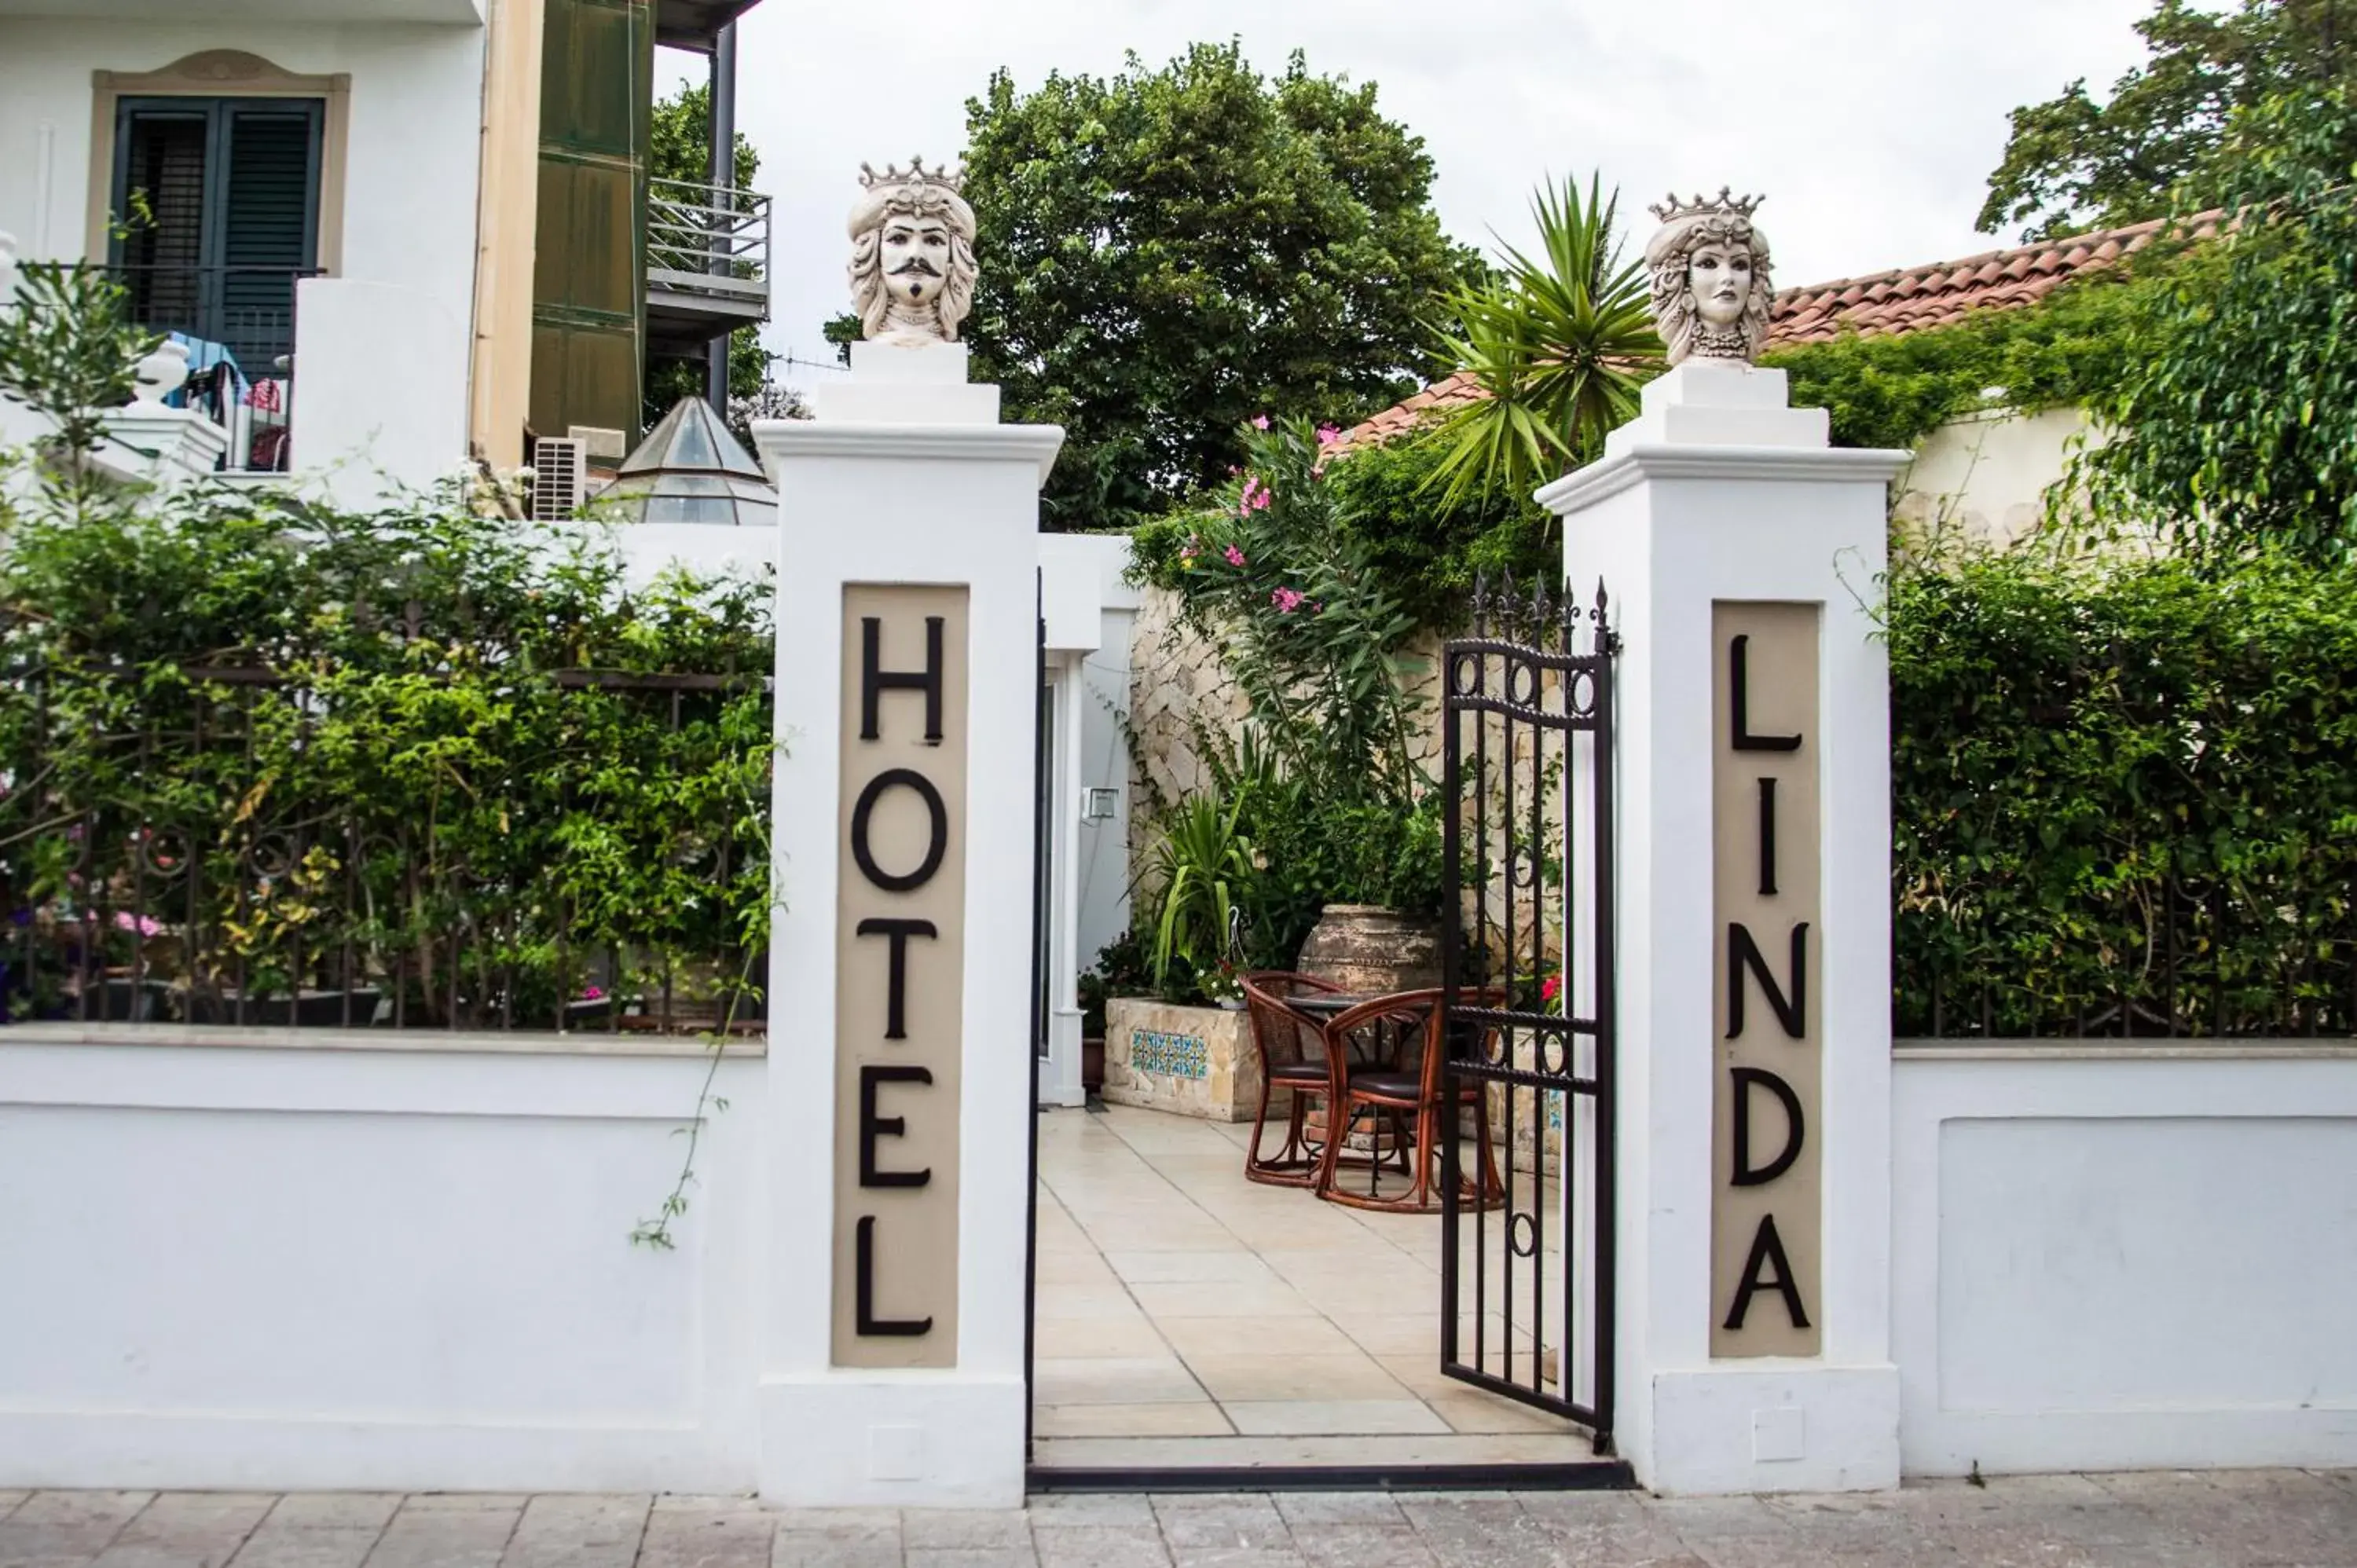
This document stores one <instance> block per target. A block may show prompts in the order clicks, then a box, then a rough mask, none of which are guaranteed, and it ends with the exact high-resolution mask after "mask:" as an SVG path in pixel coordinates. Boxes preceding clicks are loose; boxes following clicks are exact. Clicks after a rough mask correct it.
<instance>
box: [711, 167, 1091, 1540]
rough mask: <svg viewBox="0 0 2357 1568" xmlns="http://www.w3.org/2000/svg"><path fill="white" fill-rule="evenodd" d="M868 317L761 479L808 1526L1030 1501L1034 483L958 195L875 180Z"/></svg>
mask: <svg viewBox="0 0 2357 1568" xmlns="http://www.w3.org/2000/svg"><path fill="white" fill-rule="evenodd" d="M863 183H864V185H865V188H866V194H865V196H864V197H863V198H862V199H861V200H860V202H859V203H858V205H857V206H856V208H855V209H854V212H853V216H852V222H851V231H852V239H853V242H854V252H853V260H852V282H853V287H854V293H855V295H856V299H857V303H858V304H859V306H860V309H861V315H862V317H863V318H864V319H865V321H866V341H863V342H860V343H857V344H855V345H854V346H853V352H852V361H851V363H852V373H851V374H850V375H849V376H847V377H845V378H844V379H842V380H841V381H835V382H831V383H828V384H825V385H823V386H822V387H821V388H820V389H819V392H818V396H817V398H816V406H815V413H816V417H815V418H814V419H812V420H809V421H778V422H773V423H768V424H758V425H756V426H755V427H754V438H755V441H756V443H757V445H758V446H759V447H760V450H761V456H762V460H763V462H764V464H765V465H766V467H768V469H769V471H770V476H771V478H773V479H774V480H775V481H776V482H777V486H778V501H779V514H780V527H781V529H782V535H783V536H782V539H781V541H780V552H779V562H780V565H779V572H778V593H777V639H778V662H777V722H778V733H779V739H780V741H781V742H782V745H783V750H782V753H781V755H780V757H779V759H778V763H777V769H776V784H775V788H774V792H773V814H772V822H773V824H774V826H773V829H772V834H773V844H772V850H773V854H774V857H775V862H776V865H777V867H778V874H779V877H780V900H781V903H780V908H778V909H777V910H776V912H775V916H774V924H773V928H772V936H771V942H770V947H771V959H770V1056H769V1071H770V1093H769V1096H768V1100H767V1106H766V1110H765V1112H764V1113H765V1114H766V1115H767V1116H768V1118H769V1120H770V1127H769V1129H768V1132H769V1136H768V1137H767V1139H766V1140H765V1144H766V1147H767V1148H768V1150H769V1152H770V1156H769V1165H770V1168H769V1172H768V1176H767V1181H768V1186H769V1197H770V1217H771V1218H770V1228H769V1235H768V1238H767V1240H768V1247H769V1256H768V1260H767V1266H766V1269H765V1271H764V1276H763V1283H762V1289H763V1298H762V1302H761V1307H760V1311H761V1317H762V1330H763V1343H762V1353H761V1355H762V1364H761V1375H760V1389H759V1407H760V1443H761V1447H760V1458H759V1486H760V1492H761V1496H762V1498H764V1499H765V1500H767V1501H770V1502H775V1503H780V1504H802V1505H828V1506H842V1505H860V1504H869V1505H888V1506H920V1507H921V1506H932V1505H956V1504H963V1505H966V1506H983V1507H1010V1508H1011V1507H1015V1506H1017V1505H1018V1504H1019V1503H1020V1502H1021V1501H1022V1497H1023V1465H1024V1428H1025V1420H1026V1415H1027V1397H1028V1396H1027V1392H1026V1389H1025V1385H1024V1368H1023V1348H1024V1334H1025V1323H1024V1311H1025V1309H1024V1301H1025V1288H1026V1282H1025V1272H1026V1271H1025V1257H1026V1248H1027V1244H1028V1238H1027V1236H1026V1230H1025V1226H1026V1220H1025V1216H1026V1213H1027V1207H1026V1204H1027V1198H1028V1194H1027V1193H1026V1192H1025V1190H1024V1188H1025V1184H1026V1182H1027V1180H1028V1170H1029V1161H1028V1135H1029V1122H1028V1118H1029V1116H1030V1114H1031V1101H1032V1064H1031V1058H1032V1036H1031V1005H1032V979H1031V964H1032V953H1031V942H1032V921H1031V906H1030V900H1031V889H1032V861H1033V854H1034V844H1033V827H1032V823H1033V818H1034V814H1035V813H1034V804H1035V801H1034V793H1033V791H1034V779H1033V776H1032V768H1033V757H1034V753H1035V746H1034V743H1033V726H1034V724H1035V722H1036V714H1037V709H1038V701H1039V653H1038V648H1039V620H1038V617H1039V598H1038V593H1039V590H1038V570H1037V569H1038V561H1039V548H1038V544H1037V534H1038V527H1039V521H1038V519H1039V486H1040V483H1041V481H1042V480H1044V479H1045V478H1046V477H1047V474H1048V470H1049V465H1051V464H1052V463H1053V462H1054V460H1055V456H1056V453H1057V451H1058V449H1059V448H1060V446H1061V445H1062V442H1063V432H1062V431H1060V430H1059V429H1056V428H1055V427H1053V426H1042V425H1010V424H999V423H998V389H997V388H996V387H992V386H975V385H970V384H968V383H967V381H966V350H965V349H964V347H963V345H961V344H958V343H957V342H956V341H955V340H954V339H955V333H956V328H957V323H958V321H959V319H960V318H961V317H963V314H964V308H965V306H966V303H967V302H968V301H970V300H971V298H972V295H973V284H974V252H973V242H974V219H973V214H972V212H971V211H970V210H969V209H968V208H967V207H966V204H965V202H964V201H963V199H962V198H961V197H960V196H959V194H958V191H957V184H956V178H955V177H954V176H951V175H944V174H942V173H939V172H935V173H931V174H929V173H927V172H925V171H924V169H923V168H922V166H921V165H920V166H917V167H915V168H913V169H911V170H909V171H908V172H906V173H903V172H902V171H899V170H897V169H892V170H887V171H886V172H885V173H884V174H882V175H880V176H879V175H876V174H873V173H872V172H871V173H870V174H869V175H868V176H867V177H866V180H865V181H864V182H863Z"/></svg>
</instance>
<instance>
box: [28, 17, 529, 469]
mask: <svg viewBox="0 0 2357 1568" xmlns="http://www.w3.org/2000/svg"><path fill="white" fill-rule="evenodd" d="M488 36H489V34H488V30H487V27H486V18H485V15H484V9H483V6H482V5H481V4H480V3H479V0H354V3H351V4H340V3H339V4H328V3H325V0H253V3H250V4H243V5H213V6H194V5H164V4H154V3H143V0H95V3H92V4H85V5H63V4H59V3H58V0H7V3H5V4H0V229H5V230H6V231H9V232H10V233H12V234H14V235H15V236H16V241H17V244H18V248H19V251H20V252H21V254H22V255H23V256H24V257H25V258H26V259H28V260H36V261H86V262H91V263H102V264H106V265H109V266H111V267H113V268H115V269H117V273H116V275H117V276H118V277H120V278H121V279H122V280H123V281H124V284H125V286H126V287H127V288H129V289H130V290H131V292H132V295H133V298H134V306H135V309H137V310H140V311H142V312H143V313H145V314H146V315H148V316H149V317H152V318H155V319H159V320H160V319H164V318H166V317H170V318H171V319H173V320H176V321H181V322H184V323H185V324H186V327H187V330H188V336H189V337H191V338H195V339H197V342H198V349H197V352H196V354H195V355H194V356H193V357H192V368H194V369H196V370H197V371H199V373H200V374H201V373H202V372H203V371H206V370H207V369H209V368H210V361H211V359H212V356H211V352H210V350H209V349H206V348H205V347H204V345H206V344H213V345H219V346H220V348H221V349H223V350H225V351H227V352H228V353H230V354H231V355H233V356H234V357H235V358H236V359H237V360H238V369H237V372H236V378H237V379H236V381H235V383H234V384H233V385H232V386H231V389H230V390H229V393H228V398H227V400H226V403H225V406H226V407H227V408H228V409H230V410H233V411H234V412H232V413H231V414H230V417H229V420H228V422H227V424H228V433H229V435H230V437H231V439H230V442H229V444H228V445H229V452H228V462H227V464H226V465H225V466H226V467H228V468H229V469H230V470H231V471H232V472H235V471H240V470H244V471H258V472H271V471H281V470H284V471H287V472H291V473H293V474H296V475H303V476H318V477H320V478H323V479H326V480H328V483H329V486H330V488H331V489H334V490H335V491H337V492H338V493H339V494H343V495H348V496H361V497H364V496H367V495H371V494H376V493H382V489H383V488H384V487H383V486H382V484H381V482H380V478H381V479H382V480H390V481H393V483H395V484H401V485H409V486H423V485H428V484H431V483H432V482H433V481H434V480H436V479H437V478H442V477H443V476H445V475H447V473H449V472H451V471H453V470H454V469H456V468H457V467H458V466H459V464H460V463H461V462H462V461H463V459H464V458H465V456H466V450H467V403H466V388H467V385H468V357H469V351H470V337H469V335H470V331H471V328H472V323H473V314H474V309H473V300H474V291H475V270H476V221H477V205H478V204H477V193H478V189H479V168H480V158H481V149H482V141H483V94H484V70H485V48H486V42H487V38H488ZM135 192H145V193H147V194H146V195H145V198H144V199H145V207H146V209H147V211H146V215H145V218H142V217H141V216H140V215H139V213H138V212H137V211H136V207H137V206H138V205H139V199H135V195H134V193H135ZM125 227H129V228H131V229H132V230H133V231H132V232H130V233H128V234H125V233H124V232H122V230H123V229H124V228H125ZM298 383H299V393H298V392H297V391H296V385H297V384H298ZM298 396H299V399H300V403H301V406H302V414H301V420H300V425H301V430H302V435H301V438H300V439H299V440H298V441H294V442H290V443H288V444H287V445H288V451H287V452H286V453H285V456H281V454H280V453H279V452H278V450H277V448H276V442H277V440H278V439H279V438H278V437H274V436H272V435H269V434H268V432H269V431H270V430H271V429H272V428H273V427H274V425H275V424H277V423H278V421H277V420H275V419H274V418H273V415H274V414H277V413H288V412H289V411H290V410H291V405H292V404H293V403H294V402H295V401H296V398H297V397H298ZM257 410H258V411H259V414H260V417H258V418H257V417H256V411H257ZM363 475H364V476H366V478H365V480H362V479H361V478H360V476H363Z"/></svg>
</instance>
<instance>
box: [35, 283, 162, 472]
mask: <svg viewBox="0 0 2357 1568" xmlns="http://www.w3.org/2000/svg"><path fill="white" fill-rule="evenodd" d="M159 341H160V338H158V336H157V335H156V334H155V333H153V332H149V331H147V330H146V329H145V328H142V327H140V326H138V325H137V324H136V323H135V322H134V321H133V320H132V318H131V298H130V295H129V294H128V292H127V291H125V290H124V286H123V285H121V284H120V283H118V282H116V281H115V280H114V279H113V278H112V277H109V276H108V275H107V274H106V273H105V272H104V271H103V270H102V269H101V268H98V267H92V266H85V265H83V264H82V263H78V262H26V263H22V264H21V265H20V266H19V267H18V268H17V269H16V277H15V280H14V285H13V287H12V288H11V289H10V291H9V297H8V298H6V299H5V300H0V397H5V398H6V399H7V400H8V401H9V402H11V403H19V404H21V405H23V406H24V407H26V408H28V409H30V410H31V411H32V412H33V413H36V414H38V415H39V416H40V417H41V418H42V419H43V420H45V421H47V422H48V424H49V425H50V427H51V429H52V431H53V435H52V436H51V438H50V441H49V444H48V450H47V451H46V452H45V453H44V454H42V456H43V459H44V460H43V461H42V462H41V463H40V464H39V465H38V472H39V474H40V476H41V478H42V479H43V480H44V482H45V483H46V484H47V485H48V486H49V487H50V488H51V489H53V490H54V491H55V492H56V493H57V494H58V496H59V498H60V499H62V500H64V501H65V502H67V503H68V504H69V505H70V507H71V508H72V509H73V510H75V511H77V512H79V511H80V510H81V509H82V508H83V507H84V506H86V505H87V504H88V503H89V502H90V500H91V499H92V494H93V489H94V487H95V486H96V485H97V483H98V478H97V475H96V473H95V471H94V470H93V469H92V468H91V463H90V457H91V454H92V453H93V452H95V451H96V450H97V449H98V448H99V446H102V444H103V443H104V441H105V439H106V422H107V419H108V417H109V415H111V414H112V413H113V412H114V411H115V410H116V409H119V408H121V407H122V406H123V405H124V403H128V402H130V401H131V393H132V389H133V387H134V386H135V384H136V381H137V374H138V369H139V361H140V360H143V359H145V358H146V356H147V355H148V354H149V353H151V352H152V351H154V349H155V348H156V344H157V343H158V342H159Z"/></svg>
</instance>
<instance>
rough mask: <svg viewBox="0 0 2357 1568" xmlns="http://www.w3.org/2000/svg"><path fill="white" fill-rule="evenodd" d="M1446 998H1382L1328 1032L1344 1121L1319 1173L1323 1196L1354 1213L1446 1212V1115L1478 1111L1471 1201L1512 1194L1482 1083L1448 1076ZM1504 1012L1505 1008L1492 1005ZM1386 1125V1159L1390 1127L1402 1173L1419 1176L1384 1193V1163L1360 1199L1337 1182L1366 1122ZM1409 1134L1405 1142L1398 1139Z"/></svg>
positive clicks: (1415, 994) (1427, 994)
mask: <svg viewBox="0 0 2357 1568" xmlns="http://www.w3.org/2000/svg"><path fill="white" fill-rule="evenodd" d="M1446 994H1447V993H1444V992H1441V991H1437V990H1432V991H1403V992H1400V993H1397V994H1395V995H1391V996H1378V997H1375V998H1374V999H1373V1000H1372V1001H1368V1002H1362V1003H1361V1004H1358V1005H1357V1006H1355V1007H1352V1008H1351V1009H1349V1010H1348V1011H1346V1012H1343V1013H1340V1014H1338V1015H1335V1016H1334V1017H1333V1018H1332V1019H1330V1020H1329V1021H1328V1023H1327V1025H1326V1031H1325V1033H1326V1054H1327V1058H1328V1061H1329V1064H1330V1065H1329V1069H1328V1071H1329V1076H1330V1077H1331V1078H1332V1079H1334V1081H1335V1082H1336V1084H1337V1085H1338V1086H1339V1089H1340V1092H1339V1093H1338V1094H1337V1096H1336V1099H1337V1101H1338V1102H1339V1105H1340V1112H1339V1114H1337V1115H1335V1116H1334V1117H1333V1118H1332V1120H1333V1122H1334V1128H1333V1132H1332V1135H1331V1136H1330V1137H1329V1138H1328V1139H1327V1141H1326V1149H1325V1159H1324V1160H1323V1161H1322V1162H1321V1163H1320V1165H1319V1166H1318V1197H1322V1198H1325V1199H1327V1200H1328V1201H1329V1202H1332V1203H1340V1204H1346V1205H1348V1206H1349V1207H1351V1208H1374V1209H1387V1210H1390V1211H1393V1212H1394V1213H1411V1214H1428V1213H1430V1212H1432V1211H1433V1209H1435V1208H1437V1207H1438V1205H1439V1195H1438V1192H1437V1183H1436V1181H1435V1179H1434V1176H1433V1165H1434V1162H1435V1160H1436V1159H1437V1157H1438V1155H1439V1153H1440V1139H1441V1137H1442V1136H1443V1135H1444V1132H1443V1129H1444V1127H1448V1124H1447V1123H1446V1122H1444V1121H1443V1118H1444V1117H1445V1116H1457V1115H1461V1114H1462V1113H1463V1111H1464V1109H1465V1107H1467V1106H1470V1107H1472V1110H1473V1124H1474V1128H1475V1138H1476V1141H1477V1142H1478V1143H1479V1144H1480V1150H1481V1169H1480V1176H1479V1179H1478V1183H1477V1182H1475V1181H1471V1180H1469V1181H1468V1182H1467V1183H1466V1190H1465V1194H1464V1196H1465V1198H1466V1199H1467V1200H1468V1201H1469V1202H1471V1203H1473V1204H1475V1205H1477V1206H1480V1207H1482V1208H1487V1207H1488V1206H1489V1205H1491V1203H1494V1202H1496V1201H1497V1200H1499V1199H1500V1198H1501V1197H1504V1196H1505V1191H1506V1186H1505V1182H1504V1181H1503V1179H1502V1178H1501V1176H1500V1175H1499V1171H1498V1163H1497V1155H1496V1151H1495V1150H1494V1149H1493V1148H1491V1144H1490V1101H1489V1097H1488V1096H1487V1095H1486V1094H1484V1093H1483V1092H1482V1086H1481V1084H1480V1082H1478V1081H1472V1082H1459V1083H1456V1084H1454V1085H1452V1084H1451V1083H1450V1082H1449V1079H1448V1076H1447V1074H1446V1073H1445V1072H1443V1070H1442V1069H1443V1067H1444V1065H1445V1062H1446V1058H1447V1056H1448V1049H1447V1046H1446V1038H1447V1019H1448V1009H1447V1008H1446V1006H1445V1005H1444V1004H1443V1001H1444V998H1445V996H1446ZM1487 1004H1488V1005H1491V1006H1496V1005H1500V1004H1501V1003H1500V1002H1497V1001H1490V1002H1487ZM1368 1116H1372V1117H1373V1118H1374V1119H1375V1120H1376V1122H1378V1124H1379V1125H1378V1144H1377V1148H1378V1153H1379V1154H1380V1151H1381V1143H1380V1138H1381V1133H1382V1125H1383V1124H1385V1123H1388V1124H1389V1125H1390V1127H1391V1129H1392V1131H1393V1134H1394V1148H1395V1149H1396V1150H1397V1152H1398V1154H1399V1155H1400V1165H1399V1168H1400V1169H1401V1170H1402V1171H1403V1172H1405V1173H1407V1174H1409V1175H1410V1176H1411V1177H1412V1179H1411V1181H1410V1182H1409V1185H1408V1188H1407V1190H1406V1191H1405V1193H1403V1194H1400V1195H1399V1196H1397V1197H1383V1196H1381V1194H1380V1192H1379V1191H1378V1187H1379V1183H1380V1178H1381V1173H1382V1171H1383V1168H1384V1164H1385V1162H1383V1160H1382V1159H1381V1158H1377V1159H1376V1160H1374V1161H1373V1162H1372V1163H1371V1165H1370V1166H1369V1169H1368V1176H1367V1188H1368V1189H1367V1190H1366V1191H1365V1192H1363V1193H1361V1192H1353V1191H1351V1190H1349V1189H1348V1188H1347V1187H1343V1186H1342V1185H1341V1184H1340V1183H1339V1182H1338V1181H1337V1180H1336V1176H1337V1175H1338V1173H1339V1171H1340V1165H1341V1161H1340V1152H1341V1149H1342V1146H1343V1144H1345V1143H1346V1142H1347V1141H1348V1139H1349V1135H1350V1133H1351V1129H1353V1128H1355V1127H1356V1126H1357V1125H1358V1124H1359V1122H1360V1120H1361V1118H1363V1117H1368ZM1454 1132H1455V1128H1454V1127H1448V1133H1451V1134H1453V1133H1454ZM1400 1133H1405V1134H1406V1135H1405V1137H1402V1136H1400V1135H1399V1134H1400Z"/></svg>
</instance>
